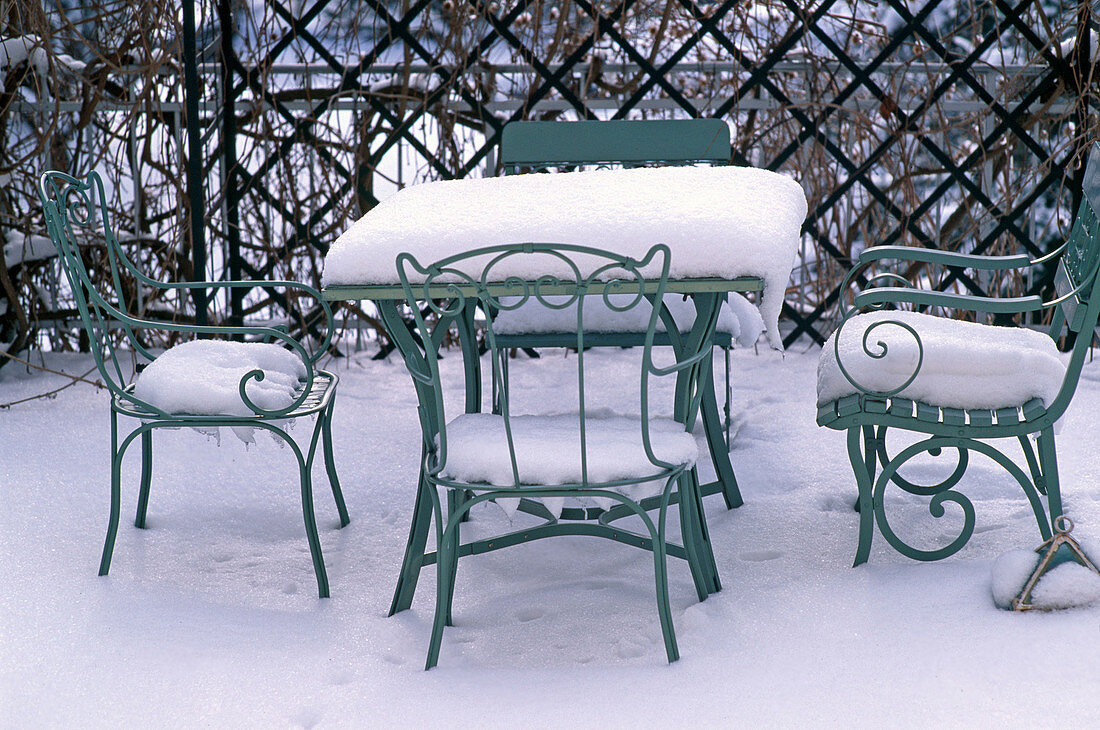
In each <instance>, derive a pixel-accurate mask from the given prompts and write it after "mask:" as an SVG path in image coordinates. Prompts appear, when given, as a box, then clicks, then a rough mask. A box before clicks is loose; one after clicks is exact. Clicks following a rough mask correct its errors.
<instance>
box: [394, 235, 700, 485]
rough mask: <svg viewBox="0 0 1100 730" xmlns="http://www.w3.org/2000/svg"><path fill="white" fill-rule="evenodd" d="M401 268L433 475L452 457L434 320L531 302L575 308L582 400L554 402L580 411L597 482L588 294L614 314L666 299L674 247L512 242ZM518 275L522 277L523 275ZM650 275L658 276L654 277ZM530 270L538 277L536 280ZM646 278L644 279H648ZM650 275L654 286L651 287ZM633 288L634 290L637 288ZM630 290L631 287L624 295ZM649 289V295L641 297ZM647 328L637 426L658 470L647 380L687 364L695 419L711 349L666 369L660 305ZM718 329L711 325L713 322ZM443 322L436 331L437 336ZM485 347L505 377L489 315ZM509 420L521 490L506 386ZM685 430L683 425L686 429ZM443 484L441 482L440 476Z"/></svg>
mask: <svg viewBox="0 0 1100 730" xmlns="http://www.w3.org/2000/svg"><path fill="white" fill-rule="evenodd" d="M397 265H398V271H399V275H400V278H401V283H402V286H403V287H404V290H405V295H406V299H407V303H408V304H409V305H410V309H411V311H412V314H413V318H414V320H415V323H416V326H417V329H418V331H419V333H420V334H421V336H422V338H423V340H424V342H425V346H426V350H427V357H426V367H427V371H421V372H417V371H415V370H412V371H411V372H412V376H413V378H414V380H415V381H416V382H417V384H418V389H419V390H420V392H421V418H422V419H424V425H425V426H426V431H425V433H426V434H434V435H435V439H434V443H432V439H426V440H427V441H428V443H426V444H425V445H426V446H427V448H428V449H429V466H428V473H429V474H430V475H431V476H432V477H433V478H434V477H438V476H439V475H440V474H441V473H443V472H444V470H445V468H446V463H447V444H448V442H447V426H446V424H447V417H446V414H445V411H444V402H443V401H444V398H443V393H442V392H441V391H442V385H441V383H442V379H441V377H440V373H439V363H438V360H439V353H438V348H439V339H440V338H439V337H436V338H434V339H433V338H432V337H431V334H430V332H431V327H430V323H429V321H428V320H429V318H430V317H434V318H437V319H438V320H440V321H444V320H446V319H448V318H454V317H459V316H461V315H462V313H463V311H464V310H465V309H466V308H467V307H470V306H474V305H477V306H480V307H481V308H482V311H499V310H502V309H516V308H518V307H520V306H522V305H524V304H525V303H530V302H534V303H537V304H538V305H541V306H542V307H545V308H547V309H553V310H571V311H572V313H574V314H575V317H576V320H575V330H576V340H575V347H576V351H577V354H576V356H575V367H576V377H577V381H576V382H577V389H576V402H575V403H572V404H566V403H561V404H558V405H559V406H560V409H561V410H562V411H569V410H571V408H575V410H576V411H577V413H578V415H579V426H580V430H581V436H580V438H581V443H580V447H581V464H580V468H581V474H582V478H581V480H580V482H579V484H581V485H584V486H587V485H588V484H589V483H590V482H591V481H596V480H591V479H590V478H589V474H588V462H587V458H586V453H587V450H588V446H589V444H588V442H587V439H586V423H587V421H588V419H587V416H586V409H587V407H588V405H589V402H588V399H587V397H586V386H585V364H586V355H585V350H586V344H585V336H586V333H585V330H584V327H583V326H582V323H583V318H584V308H585V299H586V296H585V295H586V294H589V295H590V296H591V297H592V298H596V297H599V298H602V300H603V303H604V304H605V305H606V307H607V309H608V310H609V311H611V312H620V313H625V312H629V311H630V310H632V309H634V308H635V307H637V306H639V305H641V304H643V303H644V302H645V301H646V300H648V301H649V302H654V301H656V302H660V301H661V297H662V296H663V295H664V292H665V287H666V283H667V280H668V271H669V251H668V248H667V247H666V246H664V245H662V244H658V245H656V246H653V247H652V248H651V249H650V250H649V251H648V252H647V254H646V255H645V257H643V258H642V259H640V260H635V259H632V258H630V257H625V256H619V255H617V254H613V253H611V252H608V251H603V250H600V249H596V248H591V247H585V246H577V245H566V244H540V243H529V244H507V245H501V246H492V247H487V248H482V249H478V250H475V251H471V252H468V253H463V254H458V255H455V256H451V257H448V258H446V259H443V260H441V261H438V262H436V263H434V264H431V265H428V266H423V265H421V264H420V263H419V262H417V261H416V259H415V258H414V257H413V256H411V255H408V254H402V255H401V256H399V257H398V259H397ZM520 271H522V272H523V275H522V276H520V275H519V273H518V272H520ZM653 272H659V276H654V273H653ZM532 273H537V276H533V275H532ZM643 274H645V275H643ZM646 278H648V279H649V280H650V283H649V285H648V286H647V285H646V283H645V280H646ZM444 283H446V284H447V285H448V286H449V288H450V291H451V293H452V294H453V296H452V297H451V298H449V299H447V300H442V301H440V300H438V299H437V300H433V299H432V298H431V297H430V296H428V295H427V292H428V289H429V288H431V287H433V286H435V287H438V286H440V285H441V284H444ZM631 289H633V292H631ZM623 292H631V293H623ZM643 292H644V293H643ZM418 302H428V304H427V309H426V313H427V315H428V316H426V314H425V312H422V311H421V310H420V308H419V307H418V306H417V303H418ZM647 309H648V310H649V324H648V327H647V331H646V341H645V345H644V347H643V348H642V365H641V378H640V383H639V386H640V394H641V396H640V397H641V409H640V415H641V419H640V427H641V429H642V433H641V438H642V444H643V446H644V447H645V451H646V456H647V458H648V459H649V461H650V462H651V463H652V464H653V466H654V472H659V471H661V470H664V469H668V468H670V467H673V465H671V464H668V463H667V462H664V461H662V460H661V459H660V458H658V456H657V455H656V454H654V452H653V449H652V448H651V440H650V432H649V427H650V419H649V412H648V411H649V400H650V381H651V378H652V377H654V376H658V377H659V376H665V375H669V374H676V373H679V372H681V371H683V370H685V369H689V368H690V369H691V373H690V374H691V377H689V378H688V379H687V381H688V383H689V384H688V385H687V386H686V387H688V388H690V395H689V398H687V399H685V402H686V403H687V407H686V408H685V409H684V411H683V412H682V413H678V414H676V420H677V421H679V422H681V423H694V420H695V415H696V413H697V412H698V407H699V402H700V399H701V396H702V393H701V388H700V387H699V385H698V380H699V379H698V377H697V373H698V371H699V368H700V367H701V362H702V358H703V357H704V356H706V355H708V354H709V352H710V350H709V347H706V346H705V342H706V338H702V339H701V340H700V341H699V342H697V343H693V349H692V350H691V351H689V352H688V353H687V354H686V355H685V356H683V357H681V358H680V360H679V361H678V362H677V363H676V364H674V365H670V366H669V367H660V366H658V365H657V364H655V363H654V362H653V358H652V356H653V340H654V334H655V332H656V329H657V321H658V318H659V317H663V316H666V314H665V312H664V310H663V309H662V308H661V307H659V306H654V307H647ZM709 329H713V323H711V327H710V328H709ZM438 331H439V328H438V327H437V328H436V332H438ZM485 344H486V347H487V348H488V350H489V352H490V354H491V358H492V368H493V372H494V376H495V377H498V378H499V377H502V370H503V369H504V358H506V357H508V354H509V352H508V348H505V347H500V346H498V344H497V342H496V333H495V331H494V329H493V325H492V318H487V322H486V333H485ZM499 408H500V411H501V414H500V415H501V416H502V417H503V421H504V430H505V437H506V438H507V440H508V447H509V455H510V458H511V462H512V464H511V482H512V484H511V485H498V486H519V485H521V484H522V483H523V482H524V480H523V478H522V476H521V471H522V469H521V467H520V465H519V464H517V460H516V451H515V443H514V442H513V438H512V426H511V424H512V414H511V408H510V403H509V398H508V389H507V388H504V389H503V390H502V394H501V401H500V404H499ZM685 428H686V427H685ZM444 481H445V480H444Z"/></svg>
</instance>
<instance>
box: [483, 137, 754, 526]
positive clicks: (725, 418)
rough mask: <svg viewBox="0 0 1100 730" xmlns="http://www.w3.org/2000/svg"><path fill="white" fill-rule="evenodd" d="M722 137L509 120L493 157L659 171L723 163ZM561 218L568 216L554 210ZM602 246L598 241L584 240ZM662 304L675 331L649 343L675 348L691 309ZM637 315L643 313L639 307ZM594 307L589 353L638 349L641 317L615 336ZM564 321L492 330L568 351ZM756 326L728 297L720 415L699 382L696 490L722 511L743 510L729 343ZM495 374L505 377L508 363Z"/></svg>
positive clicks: (529, 321) (505, 321)
mask: <svg viewBox="0 0 1100 730" xmlns="http://www.w3.org/2000/svg"><path fill="white" fill-rule="evenodd" d="M730 155H731V147H730V131H729V126H728V125H727V124H726V122H725V121H723V120H721V119H715V118H698V119H641V120H634V119H632V120H623V119H615V120H607V121H594V120H584V121H571V122H563V121H551V122H545V121H532V122H521V121H517V122H510V123H508V124H506V125H505V126H504V130H503V132H502V133H501V142H500V159H501V164H502V165H503V168H504V173H505V174H506V175H511V174H518V173H524V172H547V171H550V170H577V169H582V168H604V167H626V168H629V167H653V166H665V165H677V166H682V165H729V164H730ZM562 215H563V216H568V215H570V211H567V210H566V211H562ZM589 243H591V244H592V245H597V246H598V245H603V244H602V242H600V241H591V242H589ZM665 305H666V306H667V307H670V308H672V309H673V310H674V319H675V320H676V322H677V325H678V330H679V331H678V332H673V333H671V334H670V333H668V332H666V331H665V328H664V324H663V320H662V321H661V322H660V323H659V325H658V331H657V334H656V343H657V344H658V345H662V346H666V345H671V346H676V344H677V343H678V341H679V335H682V334H684V333H686V331H687V330H686V328H690V326H691V322H692V319H693V316H694V311H693V309H692V307H691V303H690V302H685V301H684V298H683V297H681V296H679V295H675V294H669V295H666V297H665ZM643 309H644V307H643ZM599 310H600V305H599V304H594V305H592V306H590V307H589V311H588V313H587V315H586V316H587V318H588V319H589V326H592V329H591V330H590V334H589V337H588V338H587V340H586V342H587V344H588V346H589V347H638V346H640V345H641V344H642V340H643V339H644V337H645V323H644V321H640V320H644V319H645V312H644V311H643V310H642V309H640V310H639V311H638V313H637V315H636V317H635V320H639V321H640V322H639V321H626V322H623V323H621V324H620V325H619V329H618V330H617V331H610V330H609V329H608V328H607V327H606V326H604V327H601V326H599V323H600V322H601V321H603V320H604V319H605V318H604V317H603V315H602V314H601V312H600V311H599ZM563 319H564V320H568V319H569V315H568V313H559V314H557V315H556V316H555V313H552V312H545V311H542V308H538V307H536V308H534V309H533V311H532V310H531V309H528V310H524V309H523V308H520V309H517V310H506V311H503V312H501V313H499V320H498V331H497V334H498V336H499V338H500V343H501V345H502V346H506V347H510V348H516V349H524V350H527V351H532V350H533V349H535V348H541V347H571V346H572V344H571V340H572V337H573V336H574V335H573V333H572V331H571V327H570V326H568V322H566V325H567V326H565V327H562V323H563ZM763 329H764V326H763V323H762V322H761V321H760V316H759V313H758V312H757V311H756V309H755V307H753V306H752V305H751V304H749V302H748V301H747V300H746V299H745V298H744V297H742V296H741V295H740V294H735V293H734V294H730V295H729V301H728V303H727V304H726V305H725V306H724V307H723V310H722V313H721V315H720V317H719V320H718V325H717V327H716V328H715V330H714V346H715V347H717V348H719V349H721V350H722V353H723V355H724V357H725V387H726V393H725V399H724V405H723V410H722V412H719V408H718V401H717V398H716V396H715V393H714V383H713V382H712V380H711V376H710V375H709V374H708V375H707V376H706V377H705V378H704V392H703V403H702V407H701V409H700V416H701V418H702V422H703V431H704V434H705V435H706V439H707V447H708V450H709V452H710V457H711V463H712V464H713V465H714V471H715V477H716V479H715V481H713V482H708V483H706V484H703V485H702V491H703V493H704V495H709V494H714V493H715V492H721V493H722V496H723V498H724V499H725V502H726V507H728V508H733V507H739V506H741V505H742V504H744V499H743V498H742V496H741V491H740V489H739V487H738V485H737V478H736V476H735V475H734V471H733V467H732V465H731V464H730V460H729V448H730V443H729V436H730V402H729V398H730V351H731V350H732V349H733V348H734V346H735V345H737V346H741V347H746V346H751V345H752V344H753V343H754V342H756V339H757V337H758V336H759V335H760V333H761V332H762V331H763ZM502 374H503V376H504V377H505V378H507V375H508V364H507V362H506V363H505V367H504V370H503V373H502ZM505 387H506V384H505Z"/></svg>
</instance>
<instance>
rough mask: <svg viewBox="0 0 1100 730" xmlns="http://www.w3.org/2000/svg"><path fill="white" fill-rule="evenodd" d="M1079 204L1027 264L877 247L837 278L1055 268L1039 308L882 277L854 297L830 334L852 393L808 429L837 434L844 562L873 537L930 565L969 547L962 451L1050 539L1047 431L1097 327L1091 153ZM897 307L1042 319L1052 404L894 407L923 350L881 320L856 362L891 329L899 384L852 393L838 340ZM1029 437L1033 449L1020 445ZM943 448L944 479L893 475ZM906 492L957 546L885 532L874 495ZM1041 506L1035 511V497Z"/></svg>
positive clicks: (1052, 485) (1053, 456)
mask: <svg viewBox="0 0 1100 730" xmlns="http://www.w3.org/2000/svg"><path fill="white" fill-rule="evenodd" d="M1083 191H1084V195H1083V196H1082V202H1081V206H1080V208H1079V210H1078V214H1077V218H1076V220H1075V222H1074V226H1073V228H1072V230H1071V232H1070V235H1069V237H1068V239H1067V241H1066V243H1065V244H1064V245H1063V246H1062V247H1061V248H1060V249H1058V250H1057V251H1054V252H1052V253H1050V254H1048V255H1047V256H1044V257H1042V258H1040V259H1037V260H1035V261H1031V260H1030V259H1029V258H1028V257H1027V256H1023V255H1020V256H981V255H969V254H959V253H952V252H945V251H934V250H928V249H917V248H908V247H900V246H879V247H875V248H871V249H868V250H866V251H864V252H863V254H862V255H861V256H860V258H859V262H858V264H857V266H856V267H854V268H853V269H852V271H851V272H850V273H849V276H848V279H847V281H846V286H847V285H850V284H851V283H852V282H854V281H856V280H857V277H860V276H863V275H864V274H865V272H866V271H867V269H868V268H869V267H871V266H872V265H874V264H876V263H878V262H880V261H884V260H899V261H917V262H923V263H927V264H933V265H939V266H944V267H948V268H949V269H952V270H959V271H964V270H984V271H1012V270H1018V269H1021V268H1026V267H1029V266H1046V265H1050V264H1054V265H1056V273H1055V277H1054V281H1055V284H1056V288H1057V297H1056V298H1054V299H1052V300H1049V301H1044V300H1043V299H1041V298H1040V297H1038V296H1026V297H1014V298H1003V299H997V298H990V297H973V296H966V295H956V294H946V293H943V292H934V291H924V290H919V289H915V288H908V287H907V286H904V285H906V284H908V282H906V281H905V280H904V279H903V278H902V277H900V276H898V275H897V274H894V273H892V272H886V273H879V274H877V275H873V276H870V277H869V281H870V282H871V283H872V284H876V283H886V284H891V285H892V286H880V287H876V288H869V289H865V290H863V291H861V292H859V293H858V294H856V295H855V297H854V299H853V305H852V308H851V309H850V310H848V311H847V313H846V314H845V316H844V318H843V319H842V321H841V323H840V326H839V327H838V328H837V333H836V336H834V354H835V356H836V358H837V362H838V364H839V367H840V369H841V372H842V374H843V375H844V376H845V377H846V378H847V379H848V381H849V382H850V383H851V384H852V385H853V386H854V387H855V388H856V389H857V390H858V392H857V393H855V394H853V395H850V396H846V397H844V398H841V399H839V400H837V401H834V402H831V403H827V404H824V405H822V406H821V407H820V408H819V409H818V415H817V422H818V424H819V425H821V426H827V427H829V428H833V429H837V430H846V431H847V437H848V438H847V443H848V446H847V448H848V457H849V460H850V461H851V464H852V469H853V471H854V473H855V478H856V483H857V486H858V492H859V501H858V504H857V509H858V511H859V513H860V524H859V545H858V547H857V550H856V557H855V564H856V565H859V564H861V563H863V562H866V561H867V559H868V557H869V556H870V550H871V542H872V539H873V536H874V531H875V527H876V526H877V527H878V530H879V532H880V533H881V534H882V536H883V538H884V539H885V540H886V542H887V543H888V544H889V545H890V546H891V547H893V548H894V549H895V550H897V551H898V552H900V553H902V554H903V555H906V556H908V557H910V558H914V559H916V560H928V561H931V560H939V559H942V558H945V557H948V556H950V555H953V554H955V553H956V552H958V551H959V550H960V549H962V547H963V546H964V545H966V543H967V542H968V541H969V540H970V537H971V535H972V534H973V531H974V517H975V516H974V506H973V503H972V502H971V501H970V500H969V499H968V498H967V497H966V496H965V495H963V494H962V493H961V492H958V491H956V490H955V489H954V488H955V487H956V486H957V485H958V484H959V481H960V480H961V479H962V477H963V474H964V473H965V471H966V468H967V466H968V464H969V454H970V453H971V452H974V453H979V454H983V455H985V456H986V457H988V458H990V459H992V460H993V461H994V462H996V463H997V464H999V465H1000V466H1001V467H1002V468H1004V469H1005V471H1007V472H1008V474H1009V475H1010V476H1011V477H1012V478H1013V479H1014V480H1015V481H1016V482H1017V483H1018V484H1019V485H1020V487H1021V489H1022V490H1023V492H1024V494H1025V496H1026V497H1027V499H1028V502H1029V504H1030V506H1031V509H1032V511H1033V513H1034V515H1035V519H1036V522H1037V523H1038V527H1039V532H1040V534H1041V535H1042V536H1043V539H1049V538H1050V537H1051V536H1052V534H1053V533H1052V527H1053V526H1054V525H1055V523H1056V521H1057V520H1058V519H1059V518H1060V517H1061V516H1062V509H1063V505H1062V497H1061V487H1060V484H1059V480H1058V464H1057V452H1056V449H1055V438H1054V424H1055V423H1056V422H1057V421H1058V419H1059V418H1060V417H1061V416H1062V414H1063V413H1064V412H1065V410H1066V408H1067V407H1068V405H1069V403H1070V401H1071V399H1072V398H1073V394H1074V392H1075V390H1076V388H1077V382H1078V380H1079V378H1080V375H1081V368H1082V367H1083V365H1084V363H1085V360H1086V358H1087V357H1088V356H1089V354H1090V346H1091V342H1092V334H1093V331H1094V329H1095V328H1096V325H1097V320H1098V318H1100V292H1098V291H1097V290H1096V282H1097V271H1098V269H1100V219H1098V213H1100V144H1098V145H1095V146H1094V147H1093V150H1092V154H1091V155H1090V158H1089V162H1088V166H1087V168H1086V171H1085V175H1084V186H1083ZM897 304H906V305H913V306H916V307H920V308H928V307H944V308H948V309H952V310H966V311H972V312H984V313H991V314H1017V313H1027V312H1040V313H1041V312H1045V311H1048V310H1049V311H1050V312H1051V325H1050V328H1049V334H1050V336H1051V337H1052V338H1054V339H1055V340H1056V341H1057V340H1058V339H1059V338H1061V337H1062V336H1063V335H1066V336H1068V337H1069V338H1071V339H1072V341H1073V344H1072V349H1071V351H1070V356H1069V360H1068V364H1067V369H1066V375H1065V378H1064V380H1063V382H1062V385H1061V388H1060V390H1059V391H1058V394H1057V396H1056V397H1055V398H1054V400H1053V401H1052V402H1051V403H1050V404H1049V405H1047V406H1044V404H1043V403H1042V401H1040V400H1038V399H1033V400H1031V401H1029V402H1027V403H1023V404H1020V406H1019V407H1018V408H1002V409H997V410H993V411H991V410H980V409H972V410H962V409H955V408H939V407H936V406H933V405H929V404H927V403H920V402H914V401H911V400H908V399H905V398H900V397H898V394H899V393H901V392H902V391H903V390H904V389H905V388H906V387H907V386H908V385H909V384H910V383H911V382H912V381H913V380H914V379H915V378H916V376H917V374H918V372H919V371H920V367H921V364H922V363H923V354H924V349H923V344H922V343H921V340H920V336H919V333H918V332H916V331H915V329H914V328H912V327H910V326H909V325H907V324H904V323H902V322H898V321H896V320H890V319H885V320H882V321H881V322H879V323H876V324H874V325H872V326H870V327H868V328H867V329H866V330H865V331H864V333H863V337H862V342H863V350H864V353H865V354H866V355H867V356H868V357H872V358H881V357H883V356H885V355H886V352H887V350H888V344H887V343H886V342H884V341H881V340H879V341H877V342H875V343H874V344H872V331H873V330H875V329H878V328H880V327H888V326H894V327H896V328H899V331H902V332H904V333H906V334H905V336H907V337H911V338H913V339H914V340H915V342H916V344H917V348H918V353H919V355H918V361H917V365H916V367H915V369H914V371H913V373H912V374H911V375H910V377H909V378H908V379H907V380H906V381H905V382H903V383H902V384H900V385H899V386H898V387H896V388H894V389H892V390H889V391H875V390H872V389H869V388H866V387H864V386H862V385H861V384H860V383H859V382H858V381H857V380H856V379H855V378H854V377H853V376H852V375H851V373H850V372H849V371H848V370H847V369H846V368H845V367H844V364H843V363H842V362H841V358H840V350H839V334H840V331H841V330H842V329H843V328H844V326H845V324H847V323H848V322H849V321H851V318H852V317H853V316H854V315H855V314H857V313H858V312H860V311H865V310H879V309H885V308H887V307H889V306H892V305H897ZM892 428H894V429H902V430H906V431H911V432H917V433H924V434H927V438H925V439H924V440H922V441H919V442H917V443H915V444H912V445H910V446H908V447H907V448H905V449H902V450H901V451H899V452H898V453H897V454H894V455H890V454H889V453H888V452H887V448H886V434H887V431H888V430H889V429H892ZM1032 437H1033V438H1034V439H1035V444H1034V446H1033V445H1032V442H1031V438H1032ZM1006 438H1007V439H1014V440H1016V441H1017V442H1018V443H1019V445H1020V447H1021V449H1022V451H1023V456H1024V461H1025V465H1026V471H1025V470H1024V469H1023V468H1021V467H1020V466H1018V465H1017V464H1016V463H1015V462H1014V461H1013V460H1012V459H1011V458H1010V457H1009V456H1008V455H1007V454H1006V453H1005V452H1004V451H1002V450H1001V449H999V448H997V447H996V446H994V445H993V444H992V443H989V441H990V440H995V439H1006ZM944 449H954V450H955V452H956V453H957V454H958V456H957V459H958V460H957V462H956V465H955V467H954V469H953V470H952V471H951V474H950V475H948V477H947V478H946V479H944V480H943V481H941V482H939V483H937V484H928V485H922V484H915V483H913V482H911V481H909V480H907V479H906V478H905V477H903V476H902V475H901V474H899V470H900V469H901V467H902V466H904V465H905V463H906V462H908V461H909V460H910V459H912V458H914V457H917V456H920V455H921V454H930V455H932V456H938V455H940V454H941V453H942V452H943V450H944ZM891 483H892V484H894V485H895V486H897V487H899V488H901V489H902V490H904V491H905V492H908V493H910V494H914V495H919V496H925V497H929V498H930V503H929V512H930V513H931V515H932V516H933V517H935V518H939V517H942V516H943V515H944V514H945V508H944V503H945V502H951V503H954V504H956V505H958V506H959V508H960V509H961V510H962V513H963V526H962V529H961V530H960V532H959V534H958V536H957V537H956V538H955V539H954V540H952V541H951V542H950V543H949V544H947V545H945V546H942V547H940V548H938V549H932V550H926V549H920V548H917V547H914V546H912V545H910V544H908V543H906V542H905V541H904V540H903V539H902V538H901V537H899V536H898V535H897V534H896V533H895V532H894V530H893V528H892V527H891V525H890V522H889V520H888V518H887V515H886V509H885V506H884V493H885V490H886V488H887V487H888V486H889V485H890V484H891ZM1044 497H1045V499H1046V505H1045V506H1044V504H1043V498H1044Z"/></svg>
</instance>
